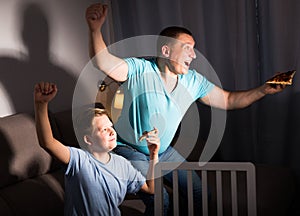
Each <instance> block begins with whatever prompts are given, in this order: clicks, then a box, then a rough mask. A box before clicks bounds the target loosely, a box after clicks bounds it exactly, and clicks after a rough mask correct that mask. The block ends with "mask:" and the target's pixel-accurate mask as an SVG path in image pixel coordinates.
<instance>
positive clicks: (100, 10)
mask: <svg viewBox="0 0 300 216" xmlns="http://www.w3.org/2000/svg"><path fill="white" fill-rule="evenodd" d="M106 16H107V6H106V5H102V4H94V5H91V6H90V7H89V8H87V11H86V19H87V23H88V26H89V30H90V35H89V36H90V57H94V58H93V61H94V64H95V65H96V66H97V67H98V68H99V69H100V70H102V71H103V72H104V73H105V74H107V75H108V76H110V77H111V78H112V79H114V80H116V81H118V82H124V84H123V89H124V95H125V99H124V105H123V110H122V113H121V116H120V118H119V119H118V121H117V122H116V124H115V128H116V130H117V131H118V134H119V136H120V137H119V140H118V141H119V142H118V146H117V147H116V149H115V152H116V153H117V154H120V155H123V156H124V157H126V158H127V159H129V160H131V162H132V164H133V165H134V166H135V167H137V168H138V169H139V170H141V172H142V173H143V174H144V175H145V173H146V170H147V167H148V154H149V152H148V151H147V148H146V145H145V144H144V143H142V142H139V141H138V137H139V135H141V134H142V132H143V131H148V130H150V129H151V127H152V125H151V124H152V121H154V120H155V121H156V122H159V123H158V125H156V126H157V127H158V129H159V131H160V132H161V133H160V139H161V148H160V152H159V153H160V155H159V159H160V161H161V162H163V161H168V162H170V161H177V162H180V161H184V160H185V159H184V158H183V157H182V156H181V155H180V154H179V153H178V152H177V151H176V150H174V149H173V148H172V147H171V146H170V143H171V141H172V139H173V137H174V135H175V132H176V130H177V127H178V125H179V124H180V121H181V120H182V117H183V115H184V113H185V112H186V110H187V109H188V107H189V106H190V105H191V104H192V102H194V101H195V100H200V101H201V102H202V103H204V104H206V105H209V106H213V107H216V108H221V109H226V110H230V109H241V108H245V107H247V106H249V105H251V104H252V103H254V102H255V101H257V100H259V99H261V98H262V97H264V96H265V95H267V94H274V93H277V92H280V91H282V90H283V89H284V88H285V86H281V85H277V86H276V87H272V86H270V85H267V84H263V85H261V86H259V87H257V88H254V89H250V90H247V91H236V92H229V91H226V90H223V89H221V88H220V87H218V86H216V85H214V84H213V83H211V82H209V81H208V80H207V79H206V78H205V77H203V76H202V75H201V74H199V73H197V72H196V71H195V70H191V69H190V64H191V62H192V61H193V60H194V59H195V58H196V54H195V51H194V45H195V41H194V38H193V36H192V34H191V32H189V31H188V30H187V29H185V28H182V27H176V26H174V27H168V28H166V29H164V30H163V31H162V32H161V34H160V36H161V37H160V38H159V39H158V43H157V46H158V57H157V58H153V59H150V60H146V59H143V58H126V59H121V58H118V57H117V56H115V55H112V54H111V53H110V52H109V51H108V50H107V49H106V48H107V47H106V44H105V42H104V40H103V36H102V33H101V28H102V25H103V23H104V21H105V18H106ZM123 128H126V129H127V132H128V128H130V129H132V130H131V131H130V132H131V134H126V133H124V132H123ZM165 178H166V179H168V180H170V181H171V177H170V176H168V175H166V176H165ZM193 178H195V179H197V178H198V177H197V175H194V177H193ZM185 182H186V177H184V173H179V184H180V186H179V188H182V189H183V190H182V193H183V194H185V186H184V185H185ZM193 182H196V183H195V184H194V185H193V187H194V188H193V190H194V196H195V197H194V200H195V206H196V208H195V212H197V210H201V184H200V179H198V180H196V181H193ZM199 192H200V193H199ZM199 194H200V195H199ZM165 196H167V195H166V193H165ZM144 201H145V203H146V205H147V209H146V214H148V213H149V214H151V204H149V203H151V201H149V199H147V198H145V199H144ZM165 202H167V199H166V198H165ZM152 209H153V206H152Z"/></svg>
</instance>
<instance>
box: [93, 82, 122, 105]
mask: <svg viewBox="0 0 300 216" xmlns="http://www.w3.org/2000/svg"><path fill="white" fill-rule="evenodd" d="M112 83H116V84H117V85H118V86H119V87H118V89H117V90H116V92H115V95H114V99H113V107H114V108H115V109H119V110H120V109H122V107H123V101H124V93H123V90H122V88H120V86H121V85H122V83H121V82H116V81H114V80H112V81H110V82H105V81H104V80H99V81H98V89H99V91H100V92H104V91H105V90H106V88H107V87H108V86H110V85H111V84H112Z"/></svg>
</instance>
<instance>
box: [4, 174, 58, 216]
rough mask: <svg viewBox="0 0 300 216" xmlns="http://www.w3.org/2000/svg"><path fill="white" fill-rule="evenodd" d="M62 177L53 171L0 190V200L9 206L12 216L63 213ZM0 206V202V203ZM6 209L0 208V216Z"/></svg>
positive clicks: (51, 215) (44, 215)
mask: <svg viewBox="0 0 300 216" xmlns="http://www.w3.org/2000/svg"><path fill="white" fill-rule="evenodd" d="M63 178H64V175H63V172H62V171H60V170H59V171H55V172H53V173H51V174H45V175H42V176H39V177H36V178H32V179H27V180H24V181H22V182H19V183H17V184H15V185H12V186H8V187H5V188H2V189H0V200H1V199H3V200H5V202H6V205H7V206H9V208H10V211H12V215H17V216H18V215H20V216H21V215H22V216H24V215H25V216H26V215H28V216H29V215H30V216H40V215H43V216H48V215H49V216H53V215H58V216H59V215H63V213H64V180H63ZM0 205H1V202H0ZM6 210H7V208H2V207H1V208H0V215H10V214H4V213H5V212H3V211H6Z"/></svg>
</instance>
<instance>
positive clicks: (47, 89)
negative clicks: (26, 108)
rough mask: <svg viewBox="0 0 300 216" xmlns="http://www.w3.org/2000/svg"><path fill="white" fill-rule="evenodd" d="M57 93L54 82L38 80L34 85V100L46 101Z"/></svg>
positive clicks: (36, 101) (37, 101)
mask: <svg viewBox="0 0 300 216" xmlns="http://www.w3.org/2000/svg"><path fill="white" fill-rule="evenodd" d="M56 93H57V87H56V85H55V84H54V83H49V82H40V83H37V84H36V85H35V86H34V102H35V103H48V102H49V101H51V100H52V99H53V98H54V97H55V95H56Z"/></svg>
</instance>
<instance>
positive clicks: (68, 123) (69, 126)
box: [53, 110, 79, 147]
mask: <svg viewBox="0 0 300 216" xmlns="http://www.w3.org/2000/svg"><path fill="white" fill-rule="evenodd" d="M53 117H54V119H55V122H56V125H57V128H58V130H59V132H60V138H58V140H59V141H61V142H62V143H63V144H65V145H68V146H73V147H79V144H78V141H77V139H76V135H75V132H74V127H73V120H72V111H71V110H66V111H61V112H57V113H54V114H53Z"/></svg>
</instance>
